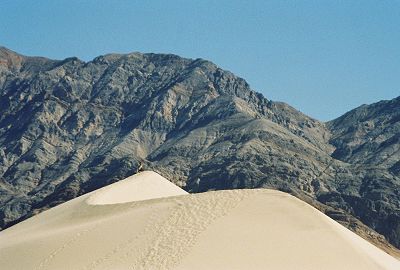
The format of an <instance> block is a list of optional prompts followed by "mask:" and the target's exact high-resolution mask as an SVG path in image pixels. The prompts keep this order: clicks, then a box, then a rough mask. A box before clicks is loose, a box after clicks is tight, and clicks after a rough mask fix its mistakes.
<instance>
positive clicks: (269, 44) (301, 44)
mask: <svg viewBox="0 0 400 270" xmlns="http://www.w3.org/2000/svg"><path fill="white" fill-rule="evenodd" d="M0 44H1V45H3V46H6V47H8V48H10V49H12V50H14V51H17V52H19V53H22V54H25V55H40V56H46V57H50V58H55V59H63V58H66V57H70V56H77V57H79V58H81V59H83V60H91V59H92V58H94V57H95V56H98V55H100V54H105V53H110V52H122V53H127V52H132V51H140V52H160V53H174V54H178V55H181V56H184V57H189V58H204V59H208V60H211V61H213V62H214V63H216V64H217V65H219V66H220V67H222V68H224V69H228V70H230V71H232V72H233V73H235V74H236V75H238V76H240V77H243V78H244V79H246V80H247V82H248V83H249V84H250V85H251V87H252V88H253V89H254V90H256V91H258V92H261V93H263V94H264V96H265V97H267V98H268V99H272V100H280V101H284V102H287V103H289V104H291V105H292V106H294V107H295V108H297V109H299V110H301V111H303V112H304V113H306V114H309V115H311V116H313V117H315V118H317V119H320V120H330V119H333V118H335V117H338V116H340V115H341V114H343V113H344V112H346V111H348V110H350V109H352V108H354V107H356V106H359V105H361V104H364V103H372V102H376V101H378V100H381V99H391V98H394V97H396V96H399V95H400V1H399V0H393V1H383V0H376V1H369V0H360V1H356V0H346V1H339V0H331V1H327V0H326V1H325V0H319V1H311V0H308V1H302V0H293V1H284V0H277V1H266V0H264V1H263V0H261V1H251V0H247V1H235V0H229V1H222V0H220V1H209V0H202V1H190V0H186V1H184V0H182V1H172V0H159V1H152V0H143V1H134V0H131V1H118V0H108V1H100V0H97V1H94V0H93V1H89V0H85V1H84V0H81V1H77V0H65V1H62V0H48V1H44V0H42V1H40V0H30V1H28V0H26V1H21V0H0Z"/></svg>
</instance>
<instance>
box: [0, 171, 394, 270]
mask: <svg viewBox="0 0 400 270" xmlns="http://www.w3.org/2000/svg"><path fill="white" fill-rule="evenodd" d="M185 194H187V193H186V192H185V191H184V190H182V189H180V188H179V187H177V186H175V185H173V184H172V183H171V182H169V181H168V180H167V179H165V178H163V177H162V176H160V175H158V174H157V173H154V172H142V173H139V174H137V175H134V176H132V177H129V178H127V179H125V180H122V181H120V182H118V183H115V184H112V185H110V186H107V187H104V188H102V189H99V190H97V191H95V192H92V193H89V194H86V195H83V196H81V197H78V198H76V199H73V200H71V201H69V202H67V203H64V204H62V205H59V206H57V207H54V208H52V209H50V210H48V211H45V212H43V213H41V214H39V215H37V216H34V217H32V218H30V219H27V220H26V221H24V222H21V223H19V224H17V225H15V226H13V227H10V228H9V229H7V230H4V231H2V232H0V265H1V269H2V270H3V269H4V270H12V269H24V270H25V269H26V270H29V269H34V270H46V269H47V270H50V269H59V270H63V269H86V270H89V269H96V270H101V269H104V270H105V269H181V270H183V269H307V270H309V269H318V270H319V269H326V270H330V269H331V270H334V269H335V270H336V269H352V270H357V269H359V270H373V269H374V270H375V269H393V270H395V269H396V270H397V269H400V262H399V261H397V260H396V259H394V258H393V257H391V256H389V255H388V254H386V253H384V252H383V251H381V250H380V249H378V248H377V247H375V246H373V245H372V244H370V243H368V242H367V241H365V240H364V239H362V238H360V237H359V236H357V235H356V234H354V233H352V232H351V231H349V230H347V229H346V228H344V227H343V226H341V225H340V224H338V223H337V222H335V221H333V220H332V219H330V218H329V217H327V216H325V215H324V214H322V213H320V212H319V211H318V210H316V209H315V208H313V207H311V206H310V205H308V204H306V203H304V202H302V201H300V200H299V199H297V198H295V197H293V196H291V195H288V194H286V193H283V192H279V191H274V190H267V189H256V190H225V191H215V192H206V193H201V194H192V195H190V196H189V195H185ZM179 195H183V196H179Z"/></svg>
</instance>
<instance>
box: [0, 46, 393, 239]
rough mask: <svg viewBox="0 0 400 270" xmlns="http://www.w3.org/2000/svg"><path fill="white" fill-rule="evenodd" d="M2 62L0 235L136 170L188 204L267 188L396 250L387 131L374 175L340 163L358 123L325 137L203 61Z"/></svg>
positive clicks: (16, 58) (136, 56) (149, 57)
mask: <svg viewBox="0 0 400 270" xmlns="http://www.w3.org/2000/svg"><path fill="white" fill-rule="evenodd" d="M10 59H11V60H10ZM0 60H1V61H0V227H2V228H5V227H7V226H9V225H10V224H13V223H15V222H18V221H20V220H22V219H25V218H27V217H29V216H30V215H32V214H34V213H36V212H37V211H41V210H43V209H46V208H48V207H51V206H54V205H56V204H58V203H61V202H63V201H66V200H69V199H72V198H74V197H76V196H78V195H80V194H83V193H86V192H89V191H91V190H94V189H96V188H99V187H101V186H104V185H107V184H109V183H111V182H114V181H118V180H120V179H123V178H125V177H127V176H129V175H132V174H134V173H135V172H136V171H137V169H138V167H139V164H144V167H145V168H146V169H153V170H156V171H158V172H160V173H161V174H162V175H163V176H165V177H167V178H169V179H171V180H172V181H173V182H175V183H176V184H178V185H180V186H182V187H184V188H185V189H186V190H188V191H192V192H202V191H207V190H215V189H232V188H259V187H265V188H275V189H280V190H284V191H288V192H291V193H293V194H295V195H297V196H298V197H300V198H303V199H305V200H308V201H309V202H311V203H315V204H319V202H318V201H317V200H319V201H320V202H322V203H323V204H324V205H325V206H326V209H328V208H329V211H330V212H331V213H336V214H335V215H336V216H337V217H338V218H337V219H338V220H341V221H342V222H343V223H346V222H347V225H348V226H350V227H351V226H352V225H351V224H354V222H349V220H355V219H354V218H353V217H351V216H350V215H354V216H355V217H357V218H359V219H360V220H361V221H363V222H364V223H366V224H367V225H369V226H371V227H372V228H374V229H376V230H377V231H378V232H380V233H382V234H384V235H385V236H386V237H388V239H389V240H390V241H391V242H392V243H393V244H395V245H397V246H400V242H399V231H398V230H399V224H400V221H399V217H400V215H399V201H400V200H399V198H400V194H399V187H400V183H399V174H398V171H399V163H398V162H397V163H396V158H397V161H398V160H399V153H398V152H397V154H396V153H395V152H394V151H392V150H393V149H394V147H398V145H399V142H398V140H397V141H396V137H393V136H395V135H396V134H397V135H398V133H399V132H398V131H396V129H393V130H392V129H390V130H391V131H390V132H392V133H393V135H392V136H390V135H388V134H389V133H387V132H386V129H385V128H383V126H382V129H381V132H380V134H384V135H382V136H390V137H391V138H392V137H393V138H394V139H392V140H391V141H390V142H392V145H391V146H390V147H389V148H387V150H385V151H389V152H390V151H392V152H391V153H392V156H391V157H390V162H389V163H388V162H386V161H382V162H383V163H385V164H386V165H385V166H380V167H379V168H375V167H374V166H375V165H376V164H375V163H363V162H361V161H362V160H363V158H362V157H363V156H360V157H358V156H357V155H355V154H354V153H353V152H354V151H350V152H351V154H349V155H348V150H347V149H348V148H349V147H350V148H351V147H353V145H354V143H355V142H351V140H352V139H351V138H354V136H353V135H351V134H350V133H349V132H348V131H347V130H348V128H347V126H346V125H349V126H350V125H355V124H354V123H356V122H357V121H358V120H356V119H358V117H356V116H354V117H350V118H349V119H350V120H346V119H344V120H340V118H339V119H338V120H335V121H338V122H335V121H333V122H330V123H328V124H327V125H326V124H325V123H322V122H319V121H317V120H314V119H312V118H310V117H308V116H306V115H304V114H302V113H301V112H299V111H297V110H295V109H293V108H292V107H290V106H289V105H287V104H284V103H280V102H273V101H270V100H267V99H266V98H264V97H263V96H262V95H261V94H259V93H256V92H254V91H252V90H251V89H250V87H249V85H248V84H247V83H246V82H245V81H244V80H243V79H241V78H238V77H236V76H235V75H233V74H232V73H230V72H228V71H224V70H222V69H220V68H218V67H217V66H216V65H214V64H213V63H211V62H208V61H205V60H202V59H196V60H192V59H184V58H180V57H178V56H175V55H163V54H140V53H132V54H127V55H117V54H111V55H105V56H99V57H97V58H95V59H94V60H93V61H90V62H87V63H86V62H83V61H81V60H79V59H77V58H68V59H65V60H63V61H54V60H49V59H45V58H34V57H25V56H21V55H18V54H16V53H14V52H12V51H9V50H7V49H5V48H1V49H0ZM396 106H397V107H396ZM394 107H396V108H399V107H398V105H394ZM395 113H397V112H395ZM390 115H392V114H390ZM393 117H394V118H393V119H396V118H395V117H396V116H393ZM393 119H392V120H391V121H394V120H393ZM397 119H398V117H397ZM339 120H340V121H339ZM368 121H370V120H368ZM397 121H398V120H397ZM350 122H354V123H353V124H352V123H350ZM378 122H379V124H381V121H378ZM344 123H345V124H344ZM357 123H358V122H357ZM396 123H397V122H396ZM374 125H375V126H376V125H378V123H375V124H374ZM375 126H374V127H375ZM356 129H357V127H356ZM370 130H372V131H373V130H374V128H371V129H370ZM392 133H391V134H392ZM357 134H358V133H357ZM363 134H364V133H363ZM360 136H361V135H360ZM366 136H368V135H366ZM371 136H373V135H371ZM361 137H362V139H360V140H367V141H369V139H368V138H369V137H368V138H367V137H364V135H363V136H361ZM384 141H386V140H384ZM356 142H357V143H359V145H364V144H363V143H360V142H359V140H358V139H357V140H356ZM349 145H350V146H349ZM374 149H375V148H374ZM369 150H370V148H368V147H367V148H365V152H368V151H369ZM346 151H347V152H346ZM376 151H378V150H376ZM341 152H344V153H346V155H340V153H341ZM378 152H379V151H378ZM378 152H377V153H378ZM363 153H364V152H363ZM379 153H381V152H379ZM382 153H386V152H384V151H383V152H382ZM363 155H364V154H363ZM370 156H371V160H372V159H373V158H375V154H374V153H372V152H371V153H370ZM383 156H385V155H384V154H382V157H383ZM351 157H353V158H351ZM354 164H357V165H356V166H355V165H354ZM370 165H371V166H370ZM372 165H374V166H372ZM322 206H323V205H322ZM320 208H321V209H322V208H323V207H320ZM332 209H337V210H340V211H341V212H340V213H341V214H337V212H335V211H336V210H332ZM335 215H333V214H332V216H335ZM346 217H348V218H346ZM357 222H358V221H357Z"/></svg>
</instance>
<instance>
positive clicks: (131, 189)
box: [87, 171, 188, 205]
mask: <svg viewBox="0 0 400 270" xmlns="http://www.w3.org/2000/svg"><path fill="white" fill-rule="evenodd" d="M186 194H188V193H187V192H186V191H184V190H183V189H181V188H180V187H178V186H176V185H174V184H173V183H171V182H170V181H168V180H167V179H165V178H164V177H162V176H161V175H159V174H158V173H156V172H153V171H144V172H140V173H138V174H135V175H132V176H130V177H128V178H126V179H124V180H121V181H119V182H116V183H114V184H112V185H109V186H106V187H103V188H101V189H99V190H97V191H95V192H94V194H92V195H91V196H90V197H89V198H88V200H87V203H88V204H91V205H102V204H117V203H127V202H134V201H144V200H150V199H157V198H165V197H171V196H178V195H186Z"/></svg>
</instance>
